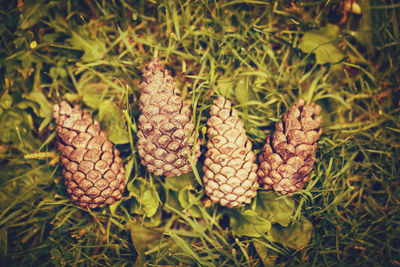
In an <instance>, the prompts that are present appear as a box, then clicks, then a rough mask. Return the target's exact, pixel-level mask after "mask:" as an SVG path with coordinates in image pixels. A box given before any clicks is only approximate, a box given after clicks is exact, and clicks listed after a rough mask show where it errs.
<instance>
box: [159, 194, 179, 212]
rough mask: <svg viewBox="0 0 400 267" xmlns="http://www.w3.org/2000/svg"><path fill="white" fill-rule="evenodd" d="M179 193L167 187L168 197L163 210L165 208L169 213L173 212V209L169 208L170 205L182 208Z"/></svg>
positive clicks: (177, 208)
mask: <svg viewBox="0 0 400 267" xmlns="http://www.w3.org/2000/svg"><path fill="white" fill-rule="evenodd" d="M178 196H179V194H178V193H177V192H175V191H173V190H170V189H167V190H166V198H165V203H164V205H163V210H165V211H166V212H168V213H172V212H173V211H172V210H171V209H169V208H168V207H172V208H174V209H176V210H181V209H182V206H181V205H180V204H179V199H178Z"/></svg>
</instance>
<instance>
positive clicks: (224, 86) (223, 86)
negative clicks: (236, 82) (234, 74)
mask: <svg viewBox="0 0 400 267" xmlns="http://www.w3.org/2000/svg"><path fill="white" fill-rule="evenodd" d="M217 87H218V90H219V92H220V93H221V95H223V96H224V97H225V98H230V97H231V95H232V92H233V79H232V78H225V77H221V78H219V79H218V81H217Z"/></svg>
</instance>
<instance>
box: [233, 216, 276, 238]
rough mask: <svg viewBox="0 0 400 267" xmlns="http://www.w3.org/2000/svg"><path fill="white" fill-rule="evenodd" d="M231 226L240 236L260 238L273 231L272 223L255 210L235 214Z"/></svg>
mask: <svg viewBox="0 0 400 267" xmlns="http://www.w3.org/2000/svg"><path fill="white" fill-rule="evenodd" d="M230 226H231V228H232V231H233V232H234V233H235V234H236V235H238V236H252V237H260V236H261V234H262V233H265V232H267V231H269V230H270V229H271V223H270V222H269V221H268V220H266V219H264V218H262V217H260V216H259V215H258V214H257V212H255V211H253V210H246V211H244V212H243V213H239V212H235V214H234V215H233V216H231V217H230Z"/></svg>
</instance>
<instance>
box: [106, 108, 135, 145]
mask: <svg viewBox="0 0 400 267" xmlns="http://www.w3.org/2000/svg"><path fill="white" fill-rule="evenodd" d="M99 122H100V124H101V127H102V128H103V129H104V130H105V131H106V132H107V134H108V137H109V139H110V141H111V142H113V143H114V144H126V143H128V142H129V136H128V132H127V129H126V127H125V123H124V120H123V115H122V112H121V110H120V109H119V108H118V107H116V106H115V105H114V104H113V103H112V102H110V101H103V102H102V103H101V105H100V106H99Z"/></svg>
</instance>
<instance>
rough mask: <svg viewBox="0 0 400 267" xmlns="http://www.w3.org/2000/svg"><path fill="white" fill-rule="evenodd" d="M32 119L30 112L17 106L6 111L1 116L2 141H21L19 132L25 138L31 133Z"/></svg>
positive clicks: (0, 139) (0, 132) (0, 136)
mask: <svg viewBox="0 0 400 267" xmlns="http://www.w3.org/2000/svg"><path fill="white" fill-rule="evenodd" d="M31 119H32V118H30V115H29V114H27V113H26V112H25V111H23V110H20V109H17V108H13V109H8V110H6V111H4V112H3V113H2V114H1V116H0V141H1V142H2V143H9V142H11V143H14V144H16V143H19V142H20V140H19V138H18V134H19V135H20V136H21V137H22V138H23V137H25V136H27V135H28V133H30V120H31Z"/></svg>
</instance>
